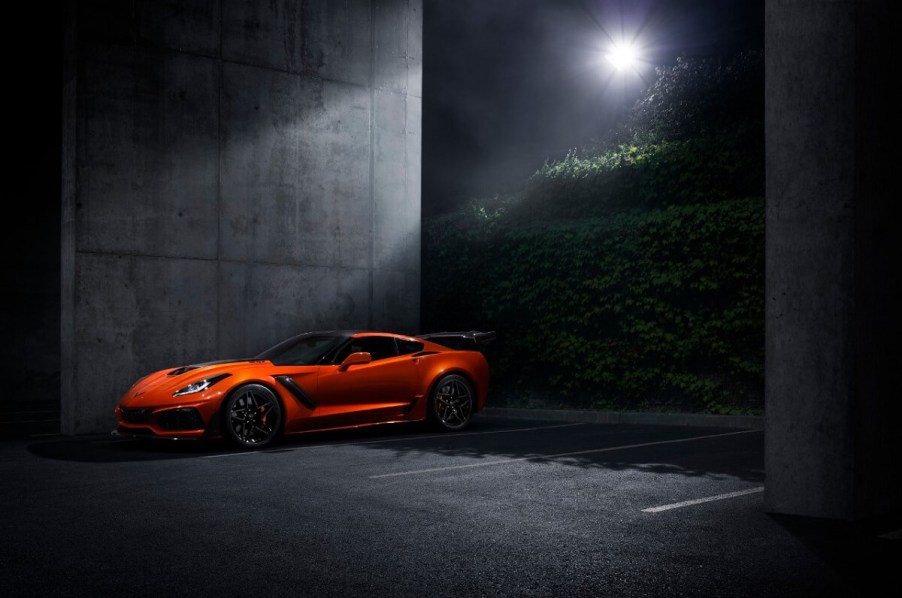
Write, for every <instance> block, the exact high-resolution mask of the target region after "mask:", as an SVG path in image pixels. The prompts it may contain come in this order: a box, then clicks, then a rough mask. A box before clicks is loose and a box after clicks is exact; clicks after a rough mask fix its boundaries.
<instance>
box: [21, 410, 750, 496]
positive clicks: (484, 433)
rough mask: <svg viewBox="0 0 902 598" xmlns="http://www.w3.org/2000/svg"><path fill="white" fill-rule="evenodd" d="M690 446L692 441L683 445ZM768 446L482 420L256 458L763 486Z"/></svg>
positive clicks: (286, 446) (129, 442)
mask: <svg viewBox="0 0 902 598" xmlns="http://www.w3.org/2000/svg"><path fill="white" fill-rule="evenodd" d="M734 432H739V433H736V434H734ZM698 437H709V438H698ZM685 439H691V440H688V441H685V442H683V440H685ZM762 443H763V434H761V433H760V431H751V432H749V431H736V430H728V429H717V428H697V427H672V426H637V425H628V424H616V425H615V424H580V425H560V424H556V423H554V422H530V421H522V420H520V421H511V420H497V419H494V418H478V419H477V420H475V421H474V422H473V425H472V426H471V427H470V428H469V429H468V430H466V431H464V432H459V433H441V432H434V431H432V430H430V429H429V428H428V427H426V426H424V425H423V424H394V425H384V426H373V427H368V428H360V429H356V430H343V431H332V432H311V433H306V434H301V435H297V436H293V437H289V438H285V439H283V440H282V441H281V442H280V443H279V444H277V445H275V446H273V447H271V448H267V449H263V450H261V451H257V453H258V454H259V455H263V456H265V455H267V454H273V455H275V454H282V453H289V452H294V451H300V450H303V449H305V448H310V447H311V446H314V445H324V444H335V445H346V444H352V445H354V446H355V447H361V448H365V449H367V450H372V451H375V452H378V453H380V456H381V457H382V458H383V459H384V460H385V461H386V462H387V461H398V462H401V461H405V460H408V459H410V458H411V457H416V456H417V455H423V454H430V455H439V456H442V457H447V458H448V464H449V465H452V466H453V465H456V464H461V463H467V464H478V463H481V462H482V463H489V462H492V461H504V460H510V459H514V460H522V461H526V462H529V463H538V464H549V465H550V464H555V465H568V466H572V467H579V468H584V469H587V468H604V469H610V470H635V471H641V472H645V473H653V474H660V475H672V474H679V475H684V476H691V477H708V478H711V479H718V478H722V477H730V478H734V479H736V478H738V479H742V480H746V481H750V482H756V483H760V482H763V480H764V465H763V457H762V454H763V445H762ZM27 449H28V451H29V452H31V453H32V454H34V455H36V456H39V457H43V458H48V459H56V460H62V461H80V462H92V463H120V462H128V461H154V460H166V459H193V458H198V457H203V456H208V455H223V454H228V453H232V452H241V451H240V449H236V448H235V447H233V446H231V445H230V444H228V443H227V442H225V441H223V440H203V441H175V442H174V441H159V440H150V439H125V438H110V437H77V438H63V437H56V438H54V439H48V440H42V441H40V442H32V443H30V444H29V445H28V446H27Z"/></svg>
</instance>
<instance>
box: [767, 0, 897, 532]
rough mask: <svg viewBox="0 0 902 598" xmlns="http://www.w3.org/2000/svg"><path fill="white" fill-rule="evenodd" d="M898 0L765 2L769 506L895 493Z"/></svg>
mask: <svg viewBox="0 0 902 598" xmlns="http://www.w3.org/2000/svg"><path fill="white" fill-rule="evenodd" d="M889 4H890V3H889V2H888V1H885V0H832V1H816V2H811V1H809V0H797V1H793V0H767V4H766V20H767V21H766V106H767V107H766V111H767V114H766V128H767V274H766V276H767V292H766V300H767V307H766V339H767V340H766V351H767V357H766V390H765V393H766V399H765V400H766V403H765V404H766V413H767V424H766V472H767V484H766V490H765V501H766V505H767V508H768V509H769V510H770V511H773V512H776V513H786V514H796V515H807V516H814V517H827V518H834V519H845V520H855V519H862V518H867V517H873V516H879V515H883V514H887V513H892V512H898V511H899V510H900V509H902V467H899V461H898V459H899V456H900V455H902V450H900V449H902V444H900V439H902V434H900V433H899V431H898V426H899V424H900V403H902V397H900V392H899V383H898V378H897V377H898V375H899V372H900V371H902V359H900V350H899V347H900V316H899V309H900V305H902V301H900V299H902V296H900V265H899V256H902V246H900V239H902V235H899V234H898V225H899V221H898V220H894V219H893V218H892V216H893V214H892V210H891V205H892V204H893V203H895V202H897V201H898V200H897V199H896V197H895V195H896V193H895V192H894V190H895V188H896V186H897V184H898V183H897V181H895V180H894V178H893V180H891V177H893V175H894V174H895V173H896V172H898V169H897V168H895V169H894V168H893V165H891V164H890V161H891V157H892V156H893V152H892V151H891V148H890V142H889V134H888V132H889V131H892V130H894V128H893V126H892V123H893V122H894V121H896V120H898V118H897V116H896V114H897V113H898V105H899V104H898V103H894V102H893V101H892V100H891V99H890V92H889V87H890V84H891V83H892V82H893V79H895V77H896V74H895V69H894V68H893V67H894V65H895V56H896V53H895V50H894V49H893V48H891V47H890V41H891V40H893V39H894V38H895V31H894V24H893V23H894V21H893V20H892V19H891V18H890V13H889Z"/></svg>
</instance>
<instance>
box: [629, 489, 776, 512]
mask: <svg viewBox="0 0 902 598" xmlns="http://www.w3.org/2000/svg"><path fill="white" fill-rule="evenodd" d="M758 492H764V486H757V487H755V488H748V489H746V490H737V491H736V492H727V493H726V494H716V495H714V496H706V497H704V498H696V499H694V500H684V501H683V502H675V503H673V504H669V505H661V506H660V507H651V508H649V509H642V512H643V513H660V512H661V511H669V510H671V509H679V508H682V507H691V506H692V505H700V504H702V503H706V502H712V501H715V500H726V499H728V498H736V497H737V496H745V495H747V494H757V493H758Z"/></svg>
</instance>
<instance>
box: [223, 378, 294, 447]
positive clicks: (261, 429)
mask: <svg viewBox="0 0 902 598" xmlns="http://www.w3.org/2000/svg"><path fill="white" fill-rule="evenodd" d="M222 415H223V418H222V419H223V428H224V430H223V435H224V436H225V437H226V438H228V439H229V440H231V441H232V442H234V443H236V444H238V445H239V446H242V447H247V448H260V447H263V446H266V445H267V444H269V443H271V442H272V441H273V440H275V439H276V437H277V436H278V435H279V431H280V429H281V425H282V406H281V405H280V404H279V399H278V398H276V395H275V394H273V392H272V391H271V390H270V389H268V388H266V387H265V386H263V385H261V384H245V385H244V386H240V387H238V388H236V389H235V390H234V391H233V392H232V394H231V395H229V398H228V399H226V402H225V405H224V408H223V414H222Z"/></svg>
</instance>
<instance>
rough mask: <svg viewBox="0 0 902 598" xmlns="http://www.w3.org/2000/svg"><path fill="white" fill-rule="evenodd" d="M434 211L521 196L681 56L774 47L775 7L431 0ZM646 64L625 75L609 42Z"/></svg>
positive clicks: (429, 134)
mask: <svg viewBox="0 0 902 598" xmlns="http://www.w3.org/2000/svg"><path fill="white" fill-rule="evenodd" d="M423 4H424V36H423V52H424V69H423V71H424V72H423V96H424V97H423V215H424V216H426V217H428V216H432V215H436V214H440V213H442V212H446V211H448V210H451V209H454V208H455V207H457V206H459V205H461V203H462V202H464V201H466V200H467V199H468V198H472V197H491V196H492V195H494V194H496V193H506V192H511V191H515V190H516V189H517V188H519V187H520V186H521V185H522V184H523V182H524V181H525V180H526V179H527V178H528V177H529V176H530V175H531V174H532V173H533V172H535V171H536V169H538V168H539V167H540V166H541V165H542V163H543V162H544V161H545V160H546V159H549V158H551V159H553V158H555V157H559V156H561V155H563V154H564V153H566V151H567V150H568V149H570V148H573V147H582V146H585V145H587V144H590V143H591V142H592V140H593V139H597V138H599V137H601V136H603V135H604V133H605V132H606V131H607V130H608V129H609V128H610V127H612V126H613V125H614V124H615V123H616V122H617V119H618V117H619V116H620V115H621V114H622V113H623V111H624V109H625V106H627V105H629V103H630V101H631V100H634V99H635V98H636V97H637V96H638V95H639V94H640V93H641V91H642V89H643V88H644V86H645V84H646V83H648V82H650V81H652V80H653V77H654V65H664V64H672V63H673V62H674V60H675V59H676V57H677V56H680V55H683V56H705V57H714V56H725V57H728V56H731V55H732V54H734V53H736V52H737V51H740V50H743V49H747V48H751V49H762V48H763V46H764V0H427V1H426V2H424V3H423ZM621 37H623V38H627V39H633V38H635V40H636V44H637V45H639V46H641V47H642V52H643V56H644V58H645V64H644V65H643V68H642V69H641V71H640V72H639V73H631V74H629V75H627V76H625V77H624V76H623V75H622V74H615V72H614V69H612V68H611V65H610V64H609V63H607V62H606V61H605V60H604V58H603V56H604V51H605V49H606V48H607V47H608V46H609V44H610V40H611V39H612V38H613V39H618V38H621Z"/></svg>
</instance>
